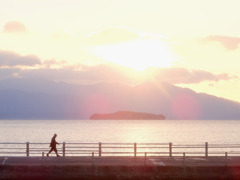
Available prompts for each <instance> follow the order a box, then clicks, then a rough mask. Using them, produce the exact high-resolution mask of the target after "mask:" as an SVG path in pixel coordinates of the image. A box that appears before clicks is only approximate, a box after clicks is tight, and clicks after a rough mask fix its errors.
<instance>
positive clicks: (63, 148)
mask: <svg viewBox="0 0 240 180" xmlns="http://www.w3.org/2000/svg"><path fill="white" fill-rule="evenodd" d="M65 145H66V143H65V142H63V147H62V151H63V157H65V148H66V146H65Z"/></svg>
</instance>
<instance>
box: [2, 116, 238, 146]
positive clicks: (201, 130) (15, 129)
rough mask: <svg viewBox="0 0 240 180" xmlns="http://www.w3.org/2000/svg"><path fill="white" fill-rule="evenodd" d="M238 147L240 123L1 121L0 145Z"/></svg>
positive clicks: (228, 121) (218, 121) (230, 121)
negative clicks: (100, 144)
mask: <svg viewBox="0 0 240 180" xmlns="http://www.w3.org/2000/svg"><path fill="white" fill-rule="evenodd" d="M55 133H56V134H57V135H58V136H57V141H58V142H60V143H61V142H67V143H98V142H101V143H169V142H172V143H175V144H204V143H205V142H208V143H213V144H239V143H240V120H0V143H3V142H11V143H25V142H30V143H49V142H50V140H51V138H52V136H53V134H55Z"/></svg>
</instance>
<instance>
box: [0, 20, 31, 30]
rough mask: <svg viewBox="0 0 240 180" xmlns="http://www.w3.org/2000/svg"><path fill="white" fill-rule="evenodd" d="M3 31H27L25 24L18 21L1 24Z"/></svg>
mask: <svg viewBox="0 0 240 180" xmlns="http://www.w3.org/2000/svg"><path fill="white" fill-rule="evenodd" d="M3 32H5V33H25V32H27V28H26V26H25V25H24V24H23V23H21V22H18V21H9V22H7V23H6V24H5V25H4V26H3Z"/></svg>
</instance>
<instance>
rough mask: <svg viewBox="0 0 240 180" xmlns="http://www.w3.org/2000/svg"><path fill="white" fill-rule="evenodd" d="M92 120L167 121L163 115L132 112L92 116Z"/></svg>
mask: <svg viewBox="0 0 240 180" xmlns="http://www.w3.org/2000/svg"><path fill="white" fill-rule="evenodd" d="M90 119H91V120H116V119H117V120H165V116H164V115H162V114H159V115H158V114H151V113H143V112H132V111H118V112H115V113H105V114H98V113H95V114H93V115H92V116H90Z"/></svg>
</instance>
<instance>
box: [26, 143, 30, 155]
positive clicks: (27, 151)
mask: <svg viewBox="0 0 240 180" xmlns="http://www.w3.org/2000/svg"><path fill="white" fill-rule="evenodd" d="M26 155H27V156H29V142H26Z"/></svg>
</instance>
